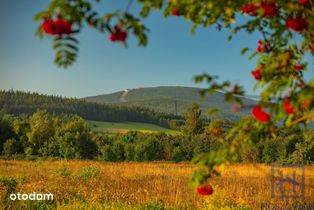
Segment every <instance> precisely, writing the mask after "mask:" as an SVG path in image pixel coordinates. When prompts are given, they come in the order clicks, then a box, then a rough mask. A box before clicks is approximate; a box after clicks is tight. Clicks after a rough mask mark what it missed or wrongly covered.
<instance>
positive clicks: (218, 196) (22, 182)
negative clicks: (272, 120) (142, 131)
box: [0, 160, 314, 209]
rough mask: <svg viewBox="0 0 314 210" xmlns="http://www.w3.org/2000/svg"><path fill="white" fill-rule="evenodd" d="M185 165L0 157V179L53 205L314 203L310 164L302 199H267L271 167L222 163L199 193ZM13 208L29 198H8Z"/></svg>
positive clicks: (142, 206) (129, 206)
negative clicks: (206, 191)
mask: <svg viewBox="0 0 314 210" xmlns="http://www.w3.org/2000/svg"><path fill="white" fill-rule="evenodd" d="M192 172H193V165H191V164H189V163H180V164H175V163H168V162H153V163H152V162H151V163H133V162H132V163H103V162H95V161H37V162H31V161H4V160H2V161H0V177H2V178H14V179H16V180H18V183H19V184H18V185H17V189H16V192H20V193H32V192H37V193H48V192H50V193H53V194H54V198H55V201H54V203H53V205H50V207H51V208H57V209H163V208H166V209H170V208H172V209H260V205H261V203H277V205H278V204H286V203H307V204H311V203H314V187H313V186H314V166H307V167H306V168H305V173H306V174H305V176H306V180H305V183H306V186H305V193H306V198H305V199H272V198H271V182H270V166H266V165H261V164H256V165H253V164H237V165H231V166H227V167H225V168H224V169H223V171H222V176H221V177H215V178H213V179H212V180H211V184H212V185H213V186H214V193H213V195H211V196H208V197H204V196H199V195H196V194H195V193H194V192H193V190H192V189H191V188H190V187H189V182H188V177H189V175H190V174H191V173H192ZM0 190H1V204H0V209H3V208H4V207H5V206H6V207H8V206H9V207H10V208H12V209H14V208H15V209H19V208H29V209H32V208H42V209H44V208H45V207H43V206H41V205H35V207H34V206H33V207H32V205H33V204H32V203H31V202H34V201H27V202H26V201H14V202H13V201H10V202H9V201H8V198H6V197H5V188H4V187H3V186H2V187H1V185H0Z"/></svg>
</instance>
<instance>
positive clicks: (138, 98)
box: [85, 87, 256, 119]
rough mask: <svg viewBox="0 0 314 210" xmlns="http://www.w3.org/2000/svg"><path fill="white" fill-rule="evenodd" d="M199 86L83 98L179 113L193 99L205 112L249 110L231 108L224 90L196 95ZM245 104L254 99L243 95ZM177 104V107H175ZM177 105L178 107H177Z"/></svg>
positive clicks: (227, 113) (235, 115)
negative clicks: (209, 110) (215, 109)
mask: <svg viewBox="0 0 314 210" xmlns="http://www.w3.org/2000/svg"><path fill="white" fill-rule="evenodd" d="M200 90H201V89H199V88H192V87H151V88H138V89H128V90H124V91H119V92H116V93H112V94H105V95H98V96H91V97H87V98H85V100H87V101H92V102H98V103H108V104H124V105H128V106H140V107H147V108H150V109H154V110H156V111H160V112H164V113H171V114H176V112H177V113H178V114H179V115H182V114H183V113H184V112H185V110H186V109H187V108H188V107H189V106H191V104H192V103H193V102H195V103H197V104H199V105H200V107H201V109H202V110H203V112H204V113H206V112H207V110H208V109H209V108H218V109H220V114H221V116H222V117H225V118H228V119H238V118H239V117H240V116H243V115H245V114H249V113H250V110H249V109H247V110H243V111H242V112H240V113H234V112H232V111H231V105H230V104H228V103H226V102H225V100H224V93H221V92H216V94H215V95H213V96H211V95H206V96H205V97H204V98H201V97H200V96H199V91H200ZM243 101H244V102H245V104H247V105H253V104H256V101H255V100H254V99H250V98H243ZM176 107H177V108H176ZM176 109H177V111H176Z"/></svg>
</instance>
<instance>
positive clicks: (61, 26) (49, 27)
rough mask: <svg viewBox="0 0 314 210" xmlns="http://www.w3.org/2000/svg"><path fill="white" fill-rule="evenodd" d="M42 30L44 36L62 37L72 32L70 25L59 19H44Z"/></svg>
mask: <svg viewBox="0 0 314 210" xmlns="http://www.w3.org/2000/svg"><path fill="white" fill-rule="evenodd" d="M41 27H42V29H43V30H44V32H45V33H46V34H49V35H59V36H60V35H64V34H71V33H72V32H73V31H72V23H71V22H68V21H66V20H64V19H62V18H60V17H58V18H57V19H55V20H53V19H50V18H46V19H45V20H44V21H43V23H42V25H41Z"/></svg>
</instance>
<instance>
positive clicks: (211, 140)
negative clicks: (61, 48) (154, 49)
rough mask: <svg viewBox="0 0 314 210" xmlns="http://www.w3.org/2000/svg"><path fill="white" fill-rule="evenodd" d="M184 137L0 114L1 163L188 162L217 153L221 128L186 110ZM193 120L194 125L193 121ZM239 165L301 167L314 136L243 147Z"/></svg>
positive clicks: (308, 159)
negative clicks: (38, 160)
mask: <svg viewBox="0 0 314 210" xmlns="http://www.w3.org/2000/svg"><path fill="white" fill-rule="evenodd" d="M188 112H189V114H187V115H186V117H187V119H186V121H185V124H184V125H183V126H182V128H181V129H182V134H180V135H167V134H165V133H152V134H147V133H145V134H144V133H140V132H135V131H132V132H128V133H126V134H101V133H95V132H92V131H91V129H90V127H89V126H88V124H87V123H86V122H85V121H84V120H83V119H82V118H81V117H79V116H76V115H66V114H62V115H51V114H49V113H48V112H47V111H43V110H39V111H37V112H36V113H34V114H33V115H32V116H30V117H27V116H24V117H23V116H20V117H13V116H9V115H0V153H1V154H2V158H15V159H34V158H38V157H55V158H64V159H94V160H102V161H154V160H166V161H175V162H180V161H190V160H192V158H193V157H195V156H196V155H199V154H202V153H204V152H211V151H216V150H218V149H220V148H221V147H222V146H223V145H222V144H224V142H222V141H220V137H221V135H224V132H225V131H224V130H223V129H221V130H220V129H218V128H219V126H220V125H221V123H219V122H218V121H216V122H215V121H212V123H211V124H210V125H209V126H204V125H203V124H202V121H201V119H200V118H198V115H199V114H200V112H199V110H198V109H197V107H196V106H194V107H193V108H191V109H189V110H188ZM193 119H194V120H193ZM237 160H238V161H239V162H260V163H275V162H276V163H294V164H296V163H298V164H300V163H302V164H308V163H313V161H314V132H313V131H312V130H307V131H304V130H299V129H294V130H290V131H289V132H286V133H282V134H281V135H280V136H278V137H277V139H271V140H270V139H262V140H260V141H259V142H258V143H256V144H248V145H244V146H243V149H242V150H241V152H240V153H239V154H238V158H237Z"/></svg>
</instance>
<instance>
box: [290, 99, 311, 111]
mask: <svg viewBox="0 0 314 210" xmlns="http://www.w3.org/2000/svg"><path fill="white" fill-rule="evenodd" d="M308 105H309V101H308V100H307V99H304V100H303V103H302V106H301V107H302V108H303V109H306V108H307V107H308ZM284 109H285V111H286V113H287V114H295V112H296V111H295V108H294V107H293V106H292V105H291V101H290V100H289V99H286V100H285V102H284Z"/></svg>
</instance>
